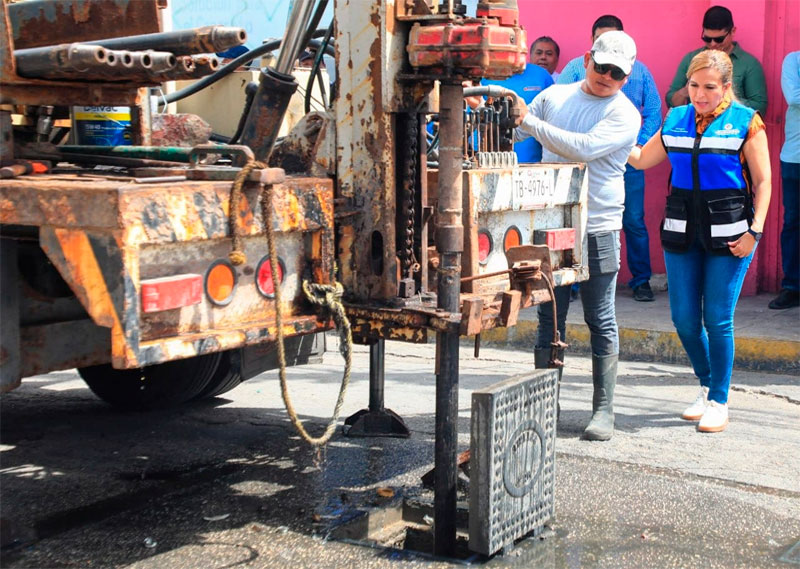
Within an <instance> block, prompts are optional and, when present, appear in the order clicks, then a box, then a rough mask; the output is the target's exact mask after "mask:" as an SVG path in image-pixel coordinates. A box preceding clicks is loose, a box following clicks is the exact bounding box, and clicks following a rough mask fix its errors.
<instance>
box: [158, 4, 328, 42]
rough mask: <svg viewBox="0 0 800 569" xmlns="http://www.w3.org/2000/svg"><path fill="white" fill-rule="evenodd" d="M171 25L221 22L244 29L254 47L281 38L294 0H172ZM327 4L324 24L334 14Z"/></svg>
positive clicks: (204, 24)
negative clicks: (230, 0)
mask: <svg viewBox="0 0 800 569" xmlns="http://www.w3.org/2000/svg"><path fill="white" fill-rule="evenodd" d="M169 5H170V6H171V7H172V27H173V29H175V30H180V29H184V28H196V27H199V26H209V25H212V24H218V25H223V26H236V27H240V28H244V29H245V31H246V32H247V38H248V39H247V47H249V48H251V49H252V48H254V47H256V46H258V45H260V44H261V43H262V42H263V41H264V40H266V39H272V38H276V39H280V38H282V37H283V31H284V30H285V29H286V18H287V16H288V15H289V8H290V6H291V5H292V0H237V1H236V2H230V3H228V2H220V1H219V0H172V1H171V2H170V3H169ZM332 5H333V2H329V3H328V8H327V10H326V11H325V15H324V16H323V17H322V23H321V24H320V27H323V24H325V25H327V23H329V22H330V21H331V17H332V14H333V9H332Z"/></svg>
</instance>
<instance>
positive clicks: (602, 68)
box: [592, 57, 627, 81]
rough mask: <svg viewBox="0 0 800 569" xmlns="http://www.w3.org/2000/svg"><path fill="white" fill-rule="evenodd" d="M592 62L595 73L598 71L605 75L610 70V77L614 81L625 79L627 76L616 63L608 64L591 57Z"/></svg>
mask: <svg viewBox="0 0 800 569" xmlns="http://www.w3.org/2000/svg"><path fill="white" fill-rule="evenodd" d="M592 63H594V70H595V72H596V73H599V74H600V75H605V74H606V73H608V72H609V71H610V72H611V78H612V79H613V80H614V81H622V80H623V79H625V77H627V75H626V74H625V72H624V71H623V70H622V69H620V68H619V67H617V66H616V65H609V64H608V63H597V62H596V61H595V60H594V57H592Z"/></svg>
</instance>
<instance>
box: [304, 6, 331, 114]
mask: <svg viewBox="0 0 800 569" xmlns="http://www.w3.org/2000/svg"><path fill="white" fill-rule="evenodd" d="M331 34H333V22H331V25H330V26H328V29H327V30H326V32H325V37H323V38H322V47H321V48H320V49H318V50H317V53H316V56H315V57H314V65H313V66H312V67H311V73H310V74H309V76H308V83H306V97H305V111H306V114H308V113H310V112H311V91H312V89H313V88H314V77H317V78H319V90H320V94H321V95H322V104H323V106H325V107H326V108H327V106H328V105H327V102H326V101H325V86H324V85H323V84H322V74H320V72H319V66H320V63H321V62H322V56H323V55H325V48H326V47H328V42H329V41H330V40H331Z"/></svg>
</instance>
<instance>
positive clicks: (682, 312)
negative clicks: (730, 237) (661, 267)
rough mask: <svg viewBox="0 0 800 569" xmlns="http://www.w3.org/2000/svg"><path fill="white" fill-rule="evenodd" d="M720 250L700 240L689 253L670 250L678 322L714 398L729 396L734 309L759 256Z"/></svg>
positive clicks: (669, 278)
mask: <svg viewBox="0 0 800 569" xmlns="http://www.w3.org/2000/svg"><path fill="white" fill-rule="evenodd" d="M754 253H755V248H753V252H751V253H750V255H749V256H747V257H744V258H742V259H740V258H739V257H734V256H733V255H714V254H713V253H709V252H707V251H706V250H705V249H704V248H703V246H702V245H700V244H699V243H698V242H697V241H695V242H694V243H693V244H692V246H691V247H690V248H689V250H688V251H686V252H685V253H670V252H668V251H664V262H665V264H666V267H667V283H668V288H669V306H670V310H671V311H672V323H673V324H674V325H675V330H676V331H677V332H678V337H679V338H680V339H681V344H683V349H684V350H686V355H687V356H689V361H690V362H691V363H692V367H693V368H694V373H695V375H697V377H698V378H699V379H700V385H702V386H703V387H708V389H709V391H708V398H709V399H710V400H712V399H713V400H714V401H716V402H717V403H727V402H728V389H729V388H730V385H731V371H732V370H733V353H734V342H733V313H734V310H735V309H736V302H737V301H738V300H739V293H740V292H741V291H742V283H743V282H744V275H745V273H746V272H747V267H749V266H750V261H752V259H753V254H754Z"/></svg>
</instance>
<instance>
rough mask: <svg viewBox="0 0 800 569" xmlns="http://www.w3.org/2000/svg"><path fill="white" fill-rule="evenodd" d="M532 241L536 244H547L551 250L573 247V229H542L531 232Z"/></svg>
mask: <svg viewBox="0 0 800 569" xmlns="http://www.w3.org/2000/svg"><path fill="white" fill-rule="evenodd" d="M533 242H534V243H535V244H536V245H547V248H548V249H550V250H551V251H564V250H566V249H572V248H574V247H575V229H573V228H572V227H565V228H563V229H544V230H541V231H534V232H533Z"/></svg>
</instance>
